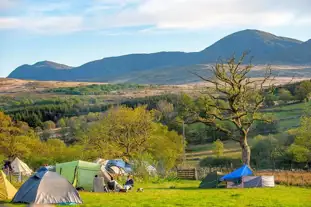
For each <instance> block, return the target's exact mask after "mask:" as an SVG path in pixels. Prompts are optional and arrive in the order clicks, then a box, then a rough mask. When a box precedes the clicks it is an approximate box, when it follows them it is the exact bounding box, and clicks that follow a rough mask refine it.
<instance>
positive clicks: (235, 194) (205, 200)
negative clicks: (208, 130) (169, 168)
mask: <svg viewBox="0 0 311 207" xmlns="http://www.w3.org/2000/svg"><path fill="white" fill-rule="evenodd" d="M171 186H175V188H174V189H171V188H170V187H171ZM198 186H199V182H198V181H177V182H165V183H160V184H137V185H136V188H137V187H143V188H144V192H141V193H137V192H135V190H133V191H132V192H128V193H86V192H84V193H80V195H81V197H82V200H83V202H84V204H83V205H82V206H107V207H120V206H127V207H136V206H142V207H153V206H154V207H160V206H161V207H162V206H167V207H173V206H187V207H188V206H197V207H199V206H215V207H217V206H219V207H220V206H223V207H226V206H232V207H233V206H239V207H246V206H247V207H251V206H253V207H255V206H262V207H268V206H271V207H284V206H295V207H298V206H299V207H300V206H301V207H308V206H311V189H308V188H298V187H285V186H277V187H275V188H254V189H198ZM9 206H16V205H12V204H9ZM19 206H21V205H19Z"/></svg>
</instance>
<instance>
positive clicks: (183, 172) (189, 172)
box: [177, 168, 198, 180]
mask: <svg viewBox="0 0 311 207" xmlns="http://www.w3.org/2000/svg"><path fill="white" fill-rule="evenodd" d="M177 177H178V178H179V179H186V180H198V173H197V169H196V168H192V169H178V170H177Z"/></svg>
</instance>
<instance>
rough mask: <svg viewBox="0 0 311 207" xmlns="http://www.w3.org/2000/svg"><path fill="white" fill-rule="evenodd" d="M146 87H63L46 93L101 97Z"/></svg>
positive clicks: (105, 85) (94, 85)
mask: <svg viewBox="0 0 311 207" xmlns="http://www.w3.org/2000/svg"><path fill="white" fill-rule="evenodd" d="M145 87H146V86H144V85H139V84H126V83H124V84H93V85H88V86H78V87H62V88H53V89H48V90H46V91H45V92H48V93H58V94H67V95H101V94H109V93H111V92H118V91H121V90H137V89H142V88H145Z"/></svg>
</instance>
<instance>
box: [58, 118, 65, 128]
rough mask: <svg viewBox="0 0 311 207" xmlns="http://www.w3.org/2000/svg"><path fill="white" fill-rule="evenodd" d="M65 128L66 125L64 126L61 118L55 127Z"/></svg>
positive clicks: (63, 120)
mask: <svg viewBox="0 0 311 207" xmlns="http://www.w3.org/2000/svg"><path fill="white" fill-rule="evenodd" d="M66 126H67V125H66V121H65V119H63V118H61V119H60V120H58V122H57V127H60V128H64V127H66Z"/></svg>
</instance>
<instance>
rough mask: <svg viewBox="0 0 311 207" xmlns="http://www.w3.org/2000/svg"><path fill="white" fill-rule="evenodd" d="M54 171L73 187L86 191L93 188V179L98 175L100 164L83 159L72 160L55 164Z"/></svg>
mask: <svg viewBox="0 0 311 207" xmlns="http://www.w3.org/2000/svg"><path fill="white" fill-rule="evenodd" d="M56 172H57V173H59V174H60V175H62V176H64V177H65V178H66V179H67V180H68V181H69V182H70V183H71V184H72V185H73V186H74V187H76V188H80V189H84V190H86V191H92V190H93V179H94V177H95V175H100V174H101V170H100V165H99V164H96V163H92V162H85V161H81V160H78V161H72V162H66V163H59V164H56Z"/></svg>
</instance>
